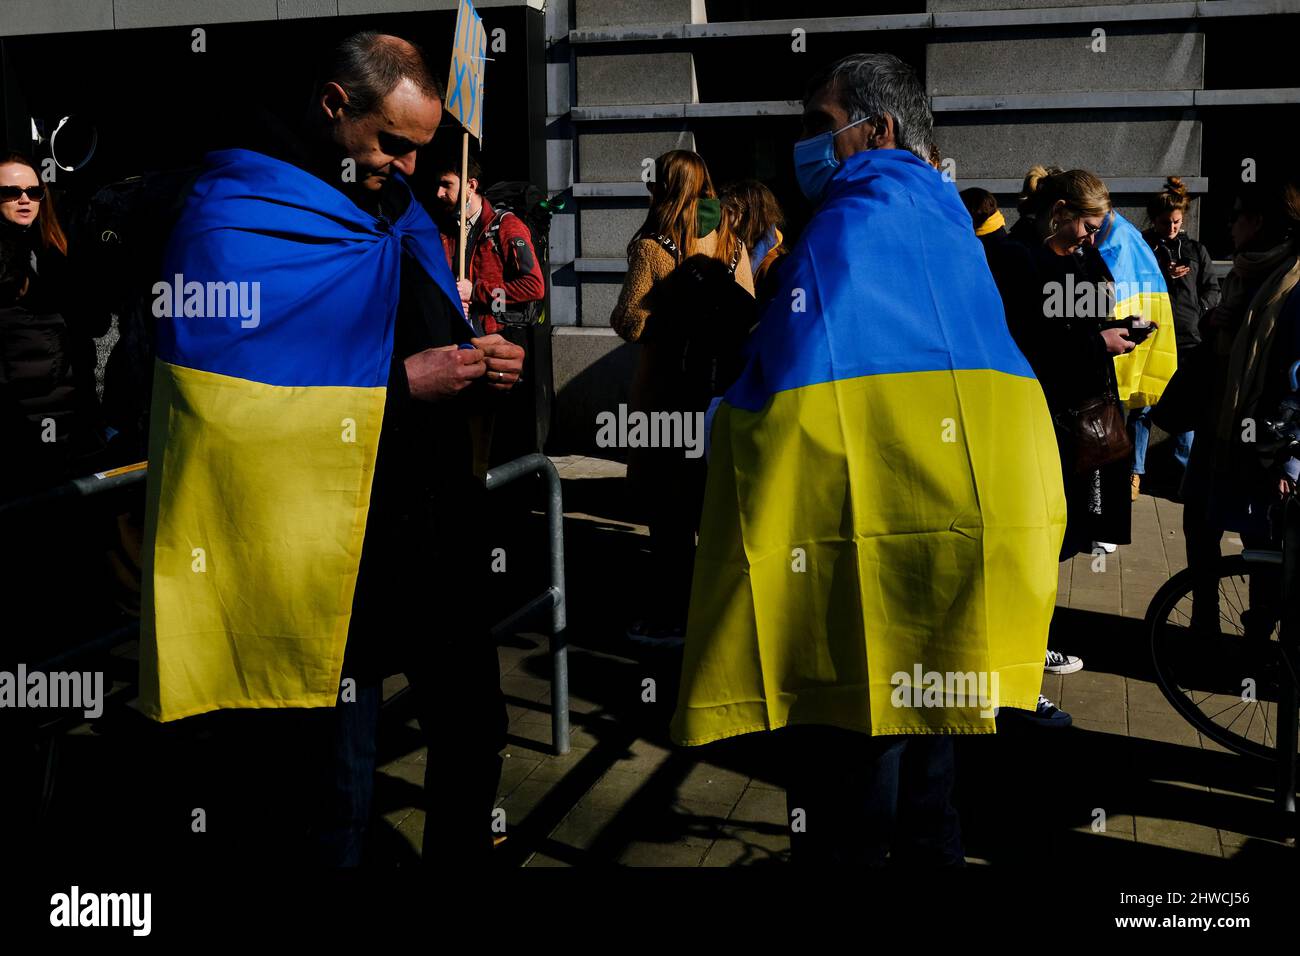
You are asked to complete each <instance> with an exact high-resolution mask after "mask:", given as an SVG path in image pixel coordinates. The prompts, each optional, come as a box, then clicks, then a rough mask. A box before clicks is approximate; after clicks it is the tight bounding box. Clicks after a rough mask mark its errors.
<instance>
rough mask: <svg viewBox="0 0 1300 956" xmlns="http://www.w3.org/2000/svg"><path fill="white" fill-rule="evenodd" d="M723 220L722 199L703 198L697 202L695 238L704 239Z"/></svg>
mask: <svg viewBox="0 0 1300 956" xmlns="http://www.w3.org/2000/svg"><path fill="white" fill-rule="evenodd" d="M720 222H722V200H721V199H701V200H700V201H699V202H697V203H696V204H695V238H697V239H703V238H704V237H705V236H707V235H708V234H709V233H711V232H712V231H713V230H714V229H717V228H718V224H719V223H720Z"/></svg>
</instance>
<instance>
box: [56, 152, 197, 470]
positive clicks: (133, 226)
mask: <svg viewBox="0 0 1300 956" xmlns="http://www.w3.org/2000/svg"><path fill="white" fill-rule="evenodd" d="M201 171H202V170H201V169H199V168H197V167H192V168H185V169H177V170H169V171H165V172H154V173H147V174H145V175H143V176H132V177H129V178H127V179H124V180H121V181H120V182H115V183H110V184H108V185H106V186H104V187H102V188H101V189H99V190H98V191H97V192H96V193H95V194H94V195H93V196H92V197H91V198H90V201H89V202H88V203H87V204H86V207H85V209H84V210H83V212H82V214H81V215H80V216H79V217H78V218H77V219H76V220H75V221H74V222H73V223H72V229H73V232H74V235H75V236H76V238H77V242H76V249H77V265H78V267H79V274H80V275H81V276H83V277H84V281H87V282H90V283H92V285H93V288H94V289H95V290H96V295H97V297H98V298H99V301H100V302H101V303H102V304H103V306H104V308H106V309H108V310H110V311H111V312H113V313H114V314H115V315H116V316H117V319H116V325H117V332H118V338H117V340H116V342H115V343H114V344H113V346H112V351H111V352H110V353H109V355H108V361H107V364H106V366H105V369H104V392H103V397H102V399H101V406H102V408H103V413H104V418H105V420H106V422H107V424H108V425H110V426H111V427H112V428H113V429H114V430H115V431H117V432H119V433H122V436H123V437H122V439H121V441H122V443H123V447H125V448H132V449H134V451H133V452H132V453H133V454H135V455H138V456H140V457H143V456H144V455H145V454H146V453H147V444H148V435H149V407H150V393H151V391H152V387H153V362H154V325H155V322H156V321H157V320H156V319H155V318H154V316H153V310H152V306H153V298H154V296H153V284H154V282H155V281H157V279H158V276H159V274H160V273H161V271H162V260H163V253H164V250H165V248H166V245H167V239H168V237H169V236H170V234H171V229H172V226H173V225H174V224H175V222H176V219H177V217H178V216H179V215H180V210H181V206H182V205H183V203H184V200H185V197H186V195H187V194H188V192H189V186H190V183H192V182H193V181H194V179H196V178H197V177H198V175H199V174H200V172H201Z"/></svg>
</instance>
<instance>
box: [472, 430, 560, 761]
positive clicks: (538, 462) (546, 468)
mask: <svg viewBox="0 0 1300 956" xmlns="http://www.w3.org/2000/svg"><path fill="white" fill-rule="evenodd" d="M532 474H541V475H542V477H543V478H545V479H546V535H547V539H548V540H549V542H550V546H551V555H550V558H551V586H550V587H548V588H547V589H546V590H545V591H543V592H542V593H541V594H539V595H537V597H535V598H533V599H532V600H531V601H529V602H528V603H527V604H525V605H524V606H523V607H521V608H519V610H517V611H515V612H514V613H513V614H510V615H509V616H507V617H506V618H504V619H503V620H501V621H499V622H498V623H497V624H496V626H494V627H493V628H492V636H493V637H494V638H495V637H499V636H500V635H502V634H504V633H506V632H507V631H510V630H511V629H513V628H515V627H517V626H518V625H519V624H521V623H522V622H523V621H524V620H525V619H527V618H528V617H530V616H532V615H533V614H535V613H537V612H538V611H540V610H543V609H545V608H549V609H550V612H551V620H550V633H549V635H548V637H549V638H550V649H551V746H552V747H554V748H555V752H556V753H557V754H567V753H568V752H569V647H568V643H567V641H566V639H565V634H564V631H565V628H566V627H567V626H568V622H567V613H566V608H565V602H564V496H563V495H562V494H561V492H560V473H559V472H558V471H556V470H555V465H553V464H552V463H551V460H550V459H549V458H547V457H546V456H545V455H540V454H532V455H524V456H523V457H522V458H516V459H514V460H513V461H508V462H506V463H505V464H504V465H501V466H499V467H497V468H493V469H492V470H490V471H489V472H488V473H487V479H486V482H485V483H486V485H487V490H488V491H495V490H496V489H497V488H501V487H504V486H505V485H508V484H510V482H512V481H515V480H516V479H518V478H522V477H523V476H524V475H532Z"/></svg>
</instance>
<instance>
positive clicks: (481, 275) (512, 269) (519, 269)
mask: <svg viewBox="0 0 1300 956" xmlns="http://www.w3.org/2000/svg"><path fill="white" fill-rule="evenodd" d="M495 218H496V211H495V210H494V209H493V208H492V204H491V203H489V202H488V201H487V200H486V199H484V200H483V209H482V211H481V212H480V213H479V216H478V220H477V221H476V222H475V223H474V226H473V228H472V229H471V230H470V236H469V249H470V253H469V255H468V256H466V261H465V273H466V276H465V277H466V278H467V279H469V280H470V281H471V282H472V283H474V292H473V295H472V296H471V298H470V311H471V312H472V313H476V314H481V315H482V316H483V328H484V330H485V331H486V332H487V333H488V334H489V335H490V334H491V333H493V332H496V331H497V330H498V329H499V328H500V325H499V324H498V323H497V321H496V320H495V319H494V318H493V317H492V302H493V292H494V290H496V289H504V290H505V302H506V308H507V309H510V308H511V307H512V306H514V305H516V304H518V303H521V302H531V301H533V300H535V299H540V298H542V297H543V296H544V295H545V294H546V281H545V280H544V279H543V278H542V264H541V263H540V262H538V261H537V250H535V249H534V248H533V241H532V238H531V237H530V236H529V233H528V227H527V226H525V225H524V224H523V222H522V221H521V220H520V219H519V217H518V216H516V215H514V214H513V213H507V214H506V215H505V216H503V217H502V218H501V225H500V227H499V228H498V230H497V235H496V241H495V242H493V241H492V240H491V239H490V238H488V235H487V232H488V227H489V226H491V225H492V221H493V220H494V219H495ZM458 239H459V233H458V231H454V230H448V231H447V233H444V235H443V237H442V247H443V249H444V250H446V253H447V262H448V263H449V264H450V265H451V271H452V274H453V275H455V274H456V243H457V240H458Z"/></svg>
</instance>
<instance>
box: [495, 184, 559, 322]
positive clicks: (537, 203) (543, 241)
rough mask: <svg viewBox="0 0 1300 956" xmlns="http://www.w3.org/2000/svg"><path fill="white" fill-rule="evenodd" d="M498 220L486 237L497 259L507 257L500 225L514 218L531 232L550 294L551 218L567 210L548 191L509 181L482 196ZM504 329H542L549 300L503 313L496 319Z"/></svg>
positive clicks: (529, 303) (530, 303)
mask: <svg viewBox="0 0 1300 956" xmlns="http://www.w3.org/2000/svg"><path fill="white" fill-rule="evenodd" d="M483 198H485V199H486V200H487V201H488V202H489V203H491V204H492V209H493V210H494V211H495V213H496V216H495V217H494V218H493V220H492V223H491V224H490V225H489V226H488V227H487V229H486V230H485V231H484V233H483V235H484V236H485V237H486V238H487V240H488V241H489V242H491V243H492V248H493V250H494V251H495V252H496V254H497V255H498V256H504V252H505V251H504V250H503V249H502V248H501V237H500V235H499V233H500V231H501V221H502V220H503V219H504V218H505V217H506V216H514V217H515V218H517V219H518V220H519V221H520V222H522V223H523V224H524V225H525V226H526V227H527V228H528V238H529V239H530V240H531V242H532V244H533V252H535V253H536V255H537V262H538V264H539V265H540V266H541V269H542V281H543V282H545V283H546V290H547V292H549V291H550V286H551V275H550V268H549V265H550V239H551V216H552V215H553V214H554V213H556V212H559V211H561V210H563V209H564V201H563V200H558V201H557V200H555V199H548V198H547V197H546V191H545V190H543V189H542V188H541V187H539V186H534V185H533V184H532V183H528V182H522V181H509V182H501V183H493V184H492V185H491V186H490V187H488V189H487V190H486V191H485V192H484V193H483ZM494 317H495V318H496V320H497V321H498V322H500V323H501V324H502V325H513V326H520V327H523V328H527V327H529V326H533V325H541V324H542V323H544V322H545V321H546V298H545V297H543V298H541V299H536V300H534V301H532V302H521V303H518V304H517V305H516V306H515V308H514V309H513V310H512V311H510V312H502V313H499V314H496V315H495V316H494Z"/></svg>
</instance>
